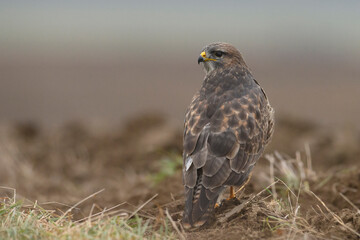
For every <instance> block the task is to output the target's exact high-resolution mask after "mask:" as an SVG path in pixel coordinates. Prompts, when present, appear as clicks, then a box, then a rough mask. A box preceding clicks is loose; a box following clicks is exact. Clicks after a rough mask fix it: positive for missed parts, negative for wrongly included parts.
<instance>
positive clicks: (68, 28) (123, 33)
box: [0, 0, 360, 54]
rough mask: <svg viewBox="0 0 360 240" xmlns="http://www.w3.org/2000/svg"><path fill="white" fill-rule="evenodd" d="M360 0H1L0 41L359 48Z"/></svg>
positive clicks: (63, 45)
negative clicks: (214, 42) (126, 0)
mask: <svg viewBox="0 0 360 240" xmlns="http://www.w3.org/2000/svg"><path fill="white" fill-rule="evenodd" d="M359 11H360V2H359V1H298V2H293V1H285V0H284V1H197V2H196V3H194V2H193V1H136V2H135V1H132V2H124V1H85V0H84V1H70V0H69V1H1V3H0V32H1V35H0V43H1V48H6V49H13V50H14V51H15V50H16V51H19V49H24V48H34V49H39V48H41V49H43V50H48V51H56V50H62V49H68V50H73V49H77V50H79V51H80V50H82V49H85V50H86V49H88V48H92V49H93V50H94V51H96V50H99V51H105V49H114V47H116V49H118V50H120V51H122V50H134V51H136V50H138V49H139V46H140V48H141V51H149V52H154V51H157V49H154V48H155V47H159V46H161V47H163V48H165V49H167V50H170V49H172V50H174V48H184V47H188V48H193V49H198V48H199V46H203V45H204V44H206V43H208V42H213V41H227V42H232V43H235V44H238V45H241V46H244V47H252V48H255V47H256V48H257V49H259V48H262V49H260V50H261V51H263V50H266V49H269V47H273V48H276V49H277V48H280V47H283V46H287V47H291V48H292V49H294V48H298V49H301V48H305V49H306V48H317V49H319V48H326V49H327V50H328V51H329V49H330V51H331V52H333V53H334V54H340V53H342V54H351V53H353V52H354V51H358V52H360V44H359V42H360V27H359V22H360V14H359Z"/></svg>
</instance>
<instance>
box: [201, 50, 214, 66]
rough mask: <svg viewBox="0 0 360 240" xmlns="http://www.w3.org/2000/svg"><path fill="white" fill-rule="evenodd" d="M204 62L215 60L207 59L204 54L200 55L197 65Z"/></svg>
mask: <svg viewBox="0 0 360 240" xmlns="http://www.w3.org/2000/svg"><path fill="white" fill-rule="evenodd" d="M206 61H216V59H212V58H207V57H206V53H205V52H202V53H200V56H199V58H198V64H199V63H201V62H206Z"/></svg>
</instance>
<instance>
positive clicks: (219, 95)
mask: <svg viewBox="0 0 360 240" xmlns="http://www.w3.org/2000/svg"><path fill="white" fill-rule="evenodd" d="M198 63H199V64H200V63H201V64H202V66H203V68H204V70H205V73H206V75H205V79H204V81H203V83H202V86H201V88H200V90H199V91H198V92H197V93H196V94H195V96H194V97H193V99H192V102H191V104H190V106H189V107H188V109H187V112H186V116H185V124H184V128H185V129H184V138H183V141H184V142H183V147H184V151H183V182H184V186H185V210H184V215H183V226H184V228H186V229H190V228H197V227H200V226H203V225H204V224H205V223H206V221H207V220H208V218H209V215H210V213H211V212H212V211H213V209H214V206H215V204H216V202H217V199H218V197H219V195H220V193H221V192H222V191H223V190H224V189H225V188H226V187H227V186H230V192H231V193H230V197H235V194H234V190H233V187H232V186H243V185H244V184H245V183H246V182H247V181H248V179H249V178H250V173H251V171H252V169H253V167H254V166H255V164H256V161H257V160H258V159H259V158H260V156H261V154H262V153H263V151H264V149H265V147H266V145H267V144H268V143H269V141H270V139H271V136H272V134H273V131H274V110H273V109H272V107H271V106H270V104H269V101H268V98H267V96H266V94H265V92H264V90H263V89H262V88H261V87H260V85H259V83H258V82H257V81H256V80H255V79H254V77H253V76H252V74H251V72H250V70H249V68H248V67H247V65H246V63H245V61H244V59H243V58H242V56H241V54H240V52H239V51H238V50H237V49H236V48H235V47H234V46H232V45H230V44H227V43H212V44H210V45H207V46H206V47H205V48H204V49H203V50H202V51H201V54H200V56H199V58H198Z"/></svg>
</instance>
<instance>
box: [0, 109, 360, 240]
mask: <svg viewBox="0 0 360 240" xmlns="http://www.w3.org/2000/svg"><path fill="white" fill-rule="evenodd" d="M0 133H1V134H0V156H1V157H0V165H1V166H2V167H1V168H0V185H1V186H6V187H11V188H14V189H16V192H17V198H22V199H27V200H26V201H27V202H30V203H31V202H34V201H35V200H37V201H38V203H39V204H40V205H42V206H44V207H47V208H52V209H53V208H56V209H59V210H60V211H64V210H65V209H67V208H68V207H66V206H64V205H62V204H67V205H73V204H74V203H76V202H77V201H79V200H81V199H83V198H85V197H86V196H89V195H90V194H92V193H94V192H96V191H98V190H100V189H103V188H105V191H104V192H102V193H101V194H99V195H97V196H95V197H94V198H91V200H89V201H86V202H85V203H84V204H82V205H81V206H80V208H77V209H76V210H75V211H74V212H73V214H74V218H75V219H80V218H82V217H86V216H88V214H89V211H90V208H91V206H92V205H93V204H95V205H96V209H97V211H100V210H102V209H103V208H104V207H107V208H109V207H111V206H114V205H116V204H119V203H122V202H126V203H127V204H125V205H124V206H122V208H123V209H124V211H129V212H132V211H134V210H135V209H137V208H138V206H140V205H141V204H142V203H144V202H145V201H147V200H148V199H150V198H151V197H152V196H154V195H155V194H158V196H157V197H156V198H155V199H154V200H153V201H151V202H150V203H148V204H147V205H146V206H145V207H144V208H143V209H141V211H140V215H147V216H149V215H150V216H154V217H156V218H161V217H163V216H164V214H163V210H165V209H168V210H169V212H170V214H171V216H172V218H173V220H174V221H176V222H179V221H180V220H181V216H182V211H183V186H182V180H181V157H180V155H181V148H182V147H181V144H182V143H181V141H182V140H181V138H182V129H181V128H179V127H178V126H173V125H171V124H169V123H168V122H167V121H166V120H165V118H163V117H159V115H156V116H155V115H151V114H150V115H143V116H139V117H137V118H133V119H130V120H128V122H127V124H125V125H124V127H120V128H115V129H112V131H111V132H110V131H107V132H105V131H95V130H93V129H92V128H91V127H88V126H86V125H84V124H81V123H71V124H68V125H66V126H64V127H62V128H59V129H52V130H50V131H49V130H46V129H43V128H42V127H41V126H38V125H36V124H33V123H19V124H16V125H13V126H3V127H1V128H0ZM305 143H306V144H309V146H310V149H311V158H312V165H313V166H312V167H313V169H312V170H313V173H312V174H309V175H307V178H305V179H304V182H303V183H302V184H304V186H305V184H306V188H304V187H302V188H299V187H296V186H295V187H294V188H291V189H293V190H294V191H296V192H295V195H297V194H298V191H299V189H300V190H301V191H300V194H299V195H298V196H296V197H294V196H293V197H288V196H289V189H287V188H286V187H285V186H284V185H282V184H276V186H275V189H276V192H277V194H278V197H277V198H276V199H275V198H274V197H273V196H271V195H270V194H269V192H268V191H262V190H264V188H265V187H266V186H268V185H269V184H270V182H271V181H270V180H269V161H267V160H266V159H265V158H264V159H261V160H260V161H259V162H258V165H257V166H256V168H255V171H254V174H253V178H252V179H251V181H250V183H249V184H248V185H247V187H246V189H245V191H244V192H243V193H241V196H240V198H239V200H237V199H235V200H230V201H224V202H223V204H222V205H221V206H220V207H219V208H217V209H216V210H215V213H214V217H213V220H212V221H211V222H210V224H209V225H208V226H207V227H206V228H203V229H199V230H196V231H192V232H187V233H184V235H185V236H186V238H187V239H288V238H289V236H290V237H291V238H292V239H298V238H301V239H304V238H307V239H319V238H320V239H321V238H322V239H358V237H357V235H356V234H355V233H353V232H351V231H349V230H348V229H347V228H350V229H353V230H354V231H355V232H356V231H357V232H360V214H359V213H357V212H356V211H357V210H356V209H355V208H360V165H359V156H360V148H359V146H360V134H359V132H357V131H356V130H354V129H338V130H332V131H328V130H327V129H323V128H321V127H319V126H316V125H314V124H312V123H309V122H304V121H299V120H294V119H289V118H282V119H280V120H279V121H278V124H277V126H276V132H275V136H274V139H273V141H272V144H271V145H270V147H269V148H268V149H267V153H272V152H273V151H275V150H277V151H279V152H280V153H281V154H282V155H283V156H286V159H290V158H291V157H287V155H286V154H288V155H290V156H293V158H294V156H295V152H296V151H299V154H300V156H301V158H302V159H305V156H306V151H305V150H304V149H305V148H304V144H305ZM167 165H169V166H168V168H165V167H166V166H167ZM169 169H170V170H169ZM169 171H170V172H169ZM281 174H282V172H281V171H278V172H275V175H276V176H277V177H279V178H281V179H284V178H283V177H284V176H283V175H281ZM271 190H272V189H271ZM310 190H311V191H312V192H313V193H314V194H312V193H311V192H310ZM260 191H262V193H261V194H259V192H260ZM12 195H13V191H12V190H8V189H1V188H0V197H6V196H10V197H11V196H12ZM290 195H291V194H290ZM316 196H317V197H318V198H319V199H321V201H323V203H324V204H325V206H324V205H323V203H322V202H320V201H319V199H317V198H316ZM288 198H291V199H290V201H289V202H291V204H293V206H292V207H294V206H295V205H296V202H297V201H298V203H299V205H300V208H299V211H298V213H297V215H296V216H292V214H293V213H294V211H293V212H290V211H289V209H290V207H289V206H286V201H285V200H286V199H288ZM284 199H285V200H284ZM347 200H348V201H347ZM281 201H284V202H281ZM349 202H350V203H352V204H353V205H354V206H351V204H350V203H349ZM60 203H62V204H60ZM244 203H246V204H245V205H242V204H244ZM239 206H243V207H242V209H241V210H240V211H239V212H238V213H236V214H233V215H232V216H230V217H226V216H227V214H229V213H230V212H231V211H232V210H233V209H234V208H237V207H239ZM279 206H283V207H279ZM327 208H329V209H327ZM330 211H331V212H330ZM334 214H336V216H338V217H339V218H340V221H342V223H343V224H341V223H339V221H337V220H336V217H334ZM291 216H292V217H293V218H292V219H294V218H295V219H296V224H295V225H291V221H288V220H289V219H291V218H290V217H291ZM274 218H277V219H281V221H279V220H277V221H273V220H274ZM220 219H223V220H222V222H220ZM289 224H290V225H291V226H292V228H289ZM343 225H345V226H343ZM295 226H296V227H295ZM346 226H347V227H346ZM179 227H180V225H179ZM289 229H292V230H291V231H290V232H289Z"/></svg>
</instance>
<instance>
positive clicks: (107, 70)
mask: <svg viewBox="0 0 360 240" xmlns="http://www.w3.org/2000/svg"><path fill="white" fill-rule="evenodd" d="M359 9H360V3H359V2H358V1H342V2H339V1H316V2H314V1H301V2H297V3H294V2H289V1H285V0H283V1H271V2H266V1H224V2H219V1H197V2H196V3H194V2H190V1H188V2H179V1H151V2H149V1H136V2H130V1H106V2H103V1H101V2H99V1H80V0H77V1H67V0H65V1H60V2H59V1H36V2H33V1H31V2H29V1H1V3H0V33H1V34H0V73H1V74H0V121H1V122H4V121H5V122H8V121H29V120H30V121H36V122H41V123H44V124H48V125H49V124H59V123H60V124H61V123H64V122H66V121H69V120H82V121H92V122H98V123H105V124H117V123H119V122H122V121H124V119H127V118H128V117H129V116H133V115H134V114H138V113H142V112H144V111H146V112H152V111H159V112H162V113H164V114H166V116H167V117H168V118H169V119H171V121H173V122H175V123H177V124H181V123H182V121H183V117H184V112H185V109H186V107H187V105H188V104H189V103H190V100H191V97H192V96H193V94H194V93H195V91H196V90H197V89H198V88H199V86H200V85H201V82H202V80H203V77H204V73H203V72H202V70H201V68H200V67H199V66H198V65H197V62H196V60H197V57H198V54H199V52H200V50H201V49H202V47H203V46H205V45H207V44H209V43H212V42H216V41H224V42H229V43H232V44H234V45H235V46H236V47H237V48H238V49H239V50H240V51H241V52H242V54H243V55H244V57H245V60H246V62H247V63H248V65H249V66H250V68H251V69H252V71H253V74H254V75H255V77H256V79H257V80H258V81H259V82H260V84H261V85H262V86H263V87H264V89H265V91H266V92H267V94H268V95H269V98H270V99H271V102H272V105H273V106H274V108H275V109H276V112H277V114H279V115H284V114H285V115H287V114H289V115H291V116H294V117H299V118H304V119H310V120H312V121H316V122H319V123H321V124H327V125H328V126H329V125H330V126H334V125H344V124H350V125H355V126H357V127H360V107H359V104H358V103H359V102H360V94H359V89H360V81H359V78H360V68H359V65H360V44H359V42H360V28H359V22H360V15H359Z"/></svg>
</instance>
